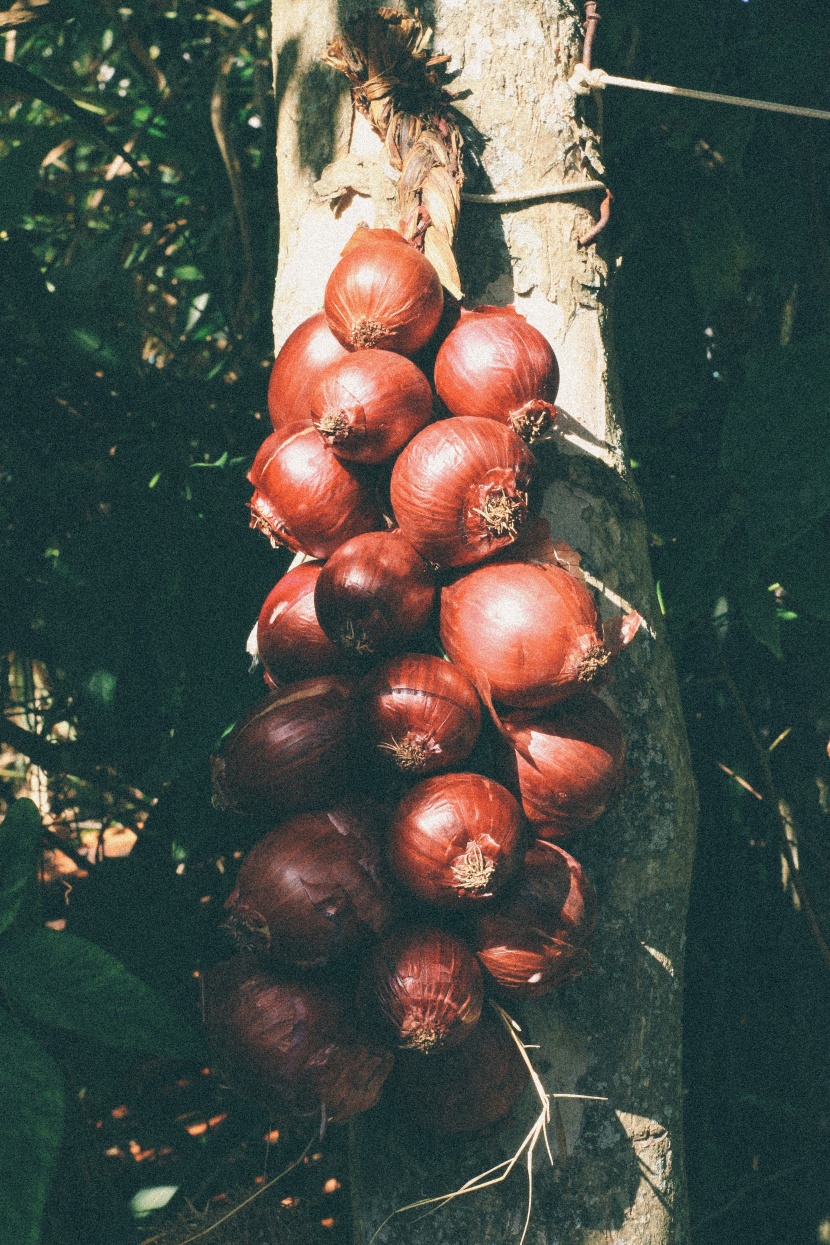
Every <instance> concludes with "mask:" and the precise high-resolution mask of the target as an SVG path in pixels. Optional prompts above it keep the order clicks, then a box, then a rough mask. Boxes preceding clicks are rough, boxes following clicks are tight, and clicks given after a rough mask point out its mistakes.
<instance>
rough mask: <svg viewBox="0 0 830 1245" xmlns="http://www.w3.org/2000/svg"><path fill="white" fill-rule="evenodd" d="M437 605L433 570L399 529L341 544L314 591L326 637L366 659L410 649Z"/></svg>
mask: <svg viewBox="0 0 830 1245" xmlns="http://www.w3.org/2000/svg"><path fill="white" fill-rule="evenodd" d="M434 601H435V583H434V580H433V576H432V571H431V570H430V568H429V567H428V566H427V564H426V562H424V560H423V558H420V557H419V556H418V554H417V553H416V552H415V550H414V549H413V548H412V546H411V545H410V544H409V542H408V541H406V540H405V539H404V538H403V536H402V535H401V534H400V532H397V531H396V532H370V533H368V534H366V535H364V536H356V537H355V538H354V539H353V540H350V541H347V543H346V544H345V545H341V547H340V548H339V549H338V550H337V551H336V552H335V553H334V554H332V556H331V558H329V560H328V562H327V563H326V564H325V566H324V567H323V569H322V571H321V572H320V578H319V579H318V580H317V587H316V588H315V590H314V607H315V609H316V611H317V617H318V619H319V621H320V626H321V627H322V628H323V630H324V631H325V633H326V635H327V636H328V637H329V638H330V639H331V640H333V641H334V642H335V643H336V644H339V645H340V646H341V648H343V649H346V650H348V651H349V652H352V653H355V654H357V655H358V656H360V657H365V656H370V655H371V654H373V653H388V652H390V651H393V650H394V649H396V648H401V647H405V646H406V643H407V641H408V640H409V639H410V638H411V637H412V636H413V635H415V634H416V632H418V631H420V630H421V628H422V627H423V626H424V625H425V624H426V623H427V622H428V620H429V617H430V614H431V613H432V607H433V604H434Z"/></svg>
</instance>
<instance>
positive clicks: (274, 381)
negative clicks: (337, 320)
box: [268, 311, 348, 429]
mask: <svg viewBox="0 0 830 1245" xmlns="http://www.w3.org/2000/svg"><path fill="white" fill-rule="evenodd" d="M347 353H348V352H347V350H346V348H345V346H341V345H340V342H339V341H338V340H337V338H336V337H335V336H334V334H333V333H332V331H331V329H330V328H329V325H328V321H327V320H326V313H325V312H324V311H318V312H316V313H315V315H313V316H309V318H308V319H307V320H303V322H302V324H301V325H299V327H298V328H296V329H295V330H294V332H293V333H291V334H290V335H289V336H288V337H287V338H286V339H285V342H284V343H283V346H282V349H281V350H280V352H279V354H278V355H277V357H276V359H275V360H274V366H273V367H272V368H271V376H270V379H269V381H268V412H269V414H270V416H271V423H272V424H273V426H274V428H275V429H279V428H283V427H284V426H285V425H286V424H293V423H294V422H295V421H296V420H301V421H302V422H303V423H306V424H307V423H310V421H311V394H312V392H313V390H314V388H315V386H316V384H317V382H318V381H319V379H320V377H321V376H322V375H323V372H324V371H325V370H326V368H327V367H329V366H330V365H331V364H332V363H336V362H337V360H338V359H342V358H343V357H344V356H345V355H346V354H347Z"/></svg>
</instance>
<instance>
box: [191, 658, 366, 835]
mask: <svg viewBox="0 0 830 1245" xmlns="http://www.w3.org/2000/svg"><path fill="white" fill-rule="evenodd" d="M356 691H357V681H356V680H355V679H350V678H346V677H341V676H338V675H323V676H321V677H319V678H316V679H302V680H301V681H300V682H299V683H291V684H289V686H288V687H285V688H282V689H280V690H277V691H273V692H269V693H268V695H267V696H264V697H263V698H262V699H261V700H258V701H257V702H256V704H255V705H253V706H252V707H251V708H250V709H249V710H248V712H247V713H246V714H245V715H244V716H243V717H242V718H240V720H239V721H238V722H237V723H236V725H235V726H234V728H233V730H232V731H231V733H230V734H229V735H228V736H227V738H226V739H225V740H224V741H223V743H222V750H221V752H219V753H218V755H215V756H212V757H211V773H212V778H213V789H214V798H215V800H216V802H217V803H218V804H220V805H221V806H222V807H223V808H228V809H230V810H231V811H233V812H235V813H242V814H245V815H247V816H252V817H253V816H258V815H261V816H263V817H266V816H269V815H270V816H273V815H276V816H280V815H282V816H285V815H286V814H287V813H293V812H301V811H304V810H306V809H310V808H314V807H315V806H316V807H319V806H320V805H321V804H325V803H327V802H328V801H330V800H334V799H337V798H338V797H339V796H340V795H341V794H342V792H343V791H344V790H345V789H346V787H347V785H348V783H349V779H350V771H349V763H350V760H353V757H354V752H355V748H354V729H353V713H354V703H355V695H356Z"/></svg>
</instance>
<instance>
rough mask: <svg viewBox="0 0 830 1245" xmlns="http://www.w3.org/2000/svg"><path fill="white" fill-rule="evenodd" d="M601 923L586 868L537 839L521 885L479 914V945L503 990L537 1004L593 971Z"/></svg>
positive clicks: (518, 882) (483, 960) (519, 881)
mask: <svg viewBox="0 0 830 1245" xmlns="http://www.w3.org/2000/svg"><path fill="white" fill-rule="evenodd" d="M596 921H597V898H596V893H595V891H594V888H593V886H592V885H591V883H590V882H589V881H588V879H587V877H586V876H585V874H584V872H583V870H582V866H581V865H580V864H579V862H578V861H577V860H575V859H574V858H573V856H569V855H568V853H567V852H566V851H564V850H563V849H562V848H561V847H557V846H555V845H554V844H553V843H546V842H544V841H543V840H537V841H536V843H535V844H534V846H533V847H531V848H530V850H529V851H528V853H527V855H526V856H525V860H524V869H523V870H522V872H521V874H520V875H519V877H518V878H517V880H516V883H515V885H514V886H512V887H511V888H510V890H509V892H508V893H506V894H504V895H503V896H502V897H501V898H500V900H499V902H498V903H496V904H494V905H493V907H492V909H488V910H487V911H486V912H482V913H481V914H479V916H478V918H477V921H476V933H475V938H474V942H473V945H474V946H475V948H476V951H477V953H478V958H479V959H480V960H481V963H482V964H483V965H484V967H485V968H486V969H487V972H488V973H489V975H490V977H491V978H492V979H493V980H494V981H495V982H496V984H497V985H498V986H499V988H500V989H501V990H503V991H506V992H508V993H511V994H516V995H521V996H522V997H524V998H534V999H535V998H540V997H541V996H542V995H543V994H547V993H548V991H549V990H552V989H553V988H554V987H555V986H561V985H564V984H565V982H567V981H573V979H574V978H575V977H578V976H579V974H580V973H581V972H583V971H584V970H585V969H586V968H587V967H588V964H589V963H590V957H589V955H588V952H587V949H586V948H587V946H588V944H589V943H590V941H591V939H592V937H593V934H594V930H595V928H596Z"/></svg>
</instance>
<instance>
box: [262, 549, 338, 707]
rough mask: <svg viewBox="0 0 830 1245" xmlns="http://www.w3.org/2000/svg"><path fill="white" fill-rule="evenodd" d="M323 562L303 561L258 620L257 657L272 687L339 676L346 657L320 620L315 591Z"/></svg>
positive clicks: (284, 579) (280, 582)
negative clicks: (318, 677) (300, 680)
mask: <svg viewBox="0 0 830 1245" xmlns="http://www.w3.org/2000/svg"><path fill="white" fill-rule="evenodd" d="M321 566H322V563H321V562H303V563H301V564H300V565H299V566H295V567H294V568H293V569H292V570H290V571H287V572H286V573H285V575H283V577H282V579H280V580H278V582H277V583H276V584H275V585H274V587H273V588H272V589H271V591H270V592H269V593H268V596H267V597H266V598H265V602H264V604H263V606H262V609H261V610H260V611H259V618H258V619H257V628H256V640H257V654H258V656H259V659H260V661H261V662H262V664H263V666H264V667H265V670H266V673H267V675H268V676H269V678H270V679H271V683H272V686H274V687H277V686H278V685H279V684H281V683H291V682H293V681H294V680H296V679H309V678H312V677H313V676H314V675H318V674H336V673H338V672H339V671H341V670H342V669H343V662H344V659H343V654H342V653H341V652H340V650H339V649H338V648H337V646H336V645H335V644H332V642H331V640H330V639H329V638H328V636H327V635H326V633H325V631H323V628H322V627H321V626H320V624H319V622H318V621H317V614H316V612H315V609H314V589H315V587H316V584H317V578H318V576H319V574H320V568H321Z"/></svg>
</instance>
